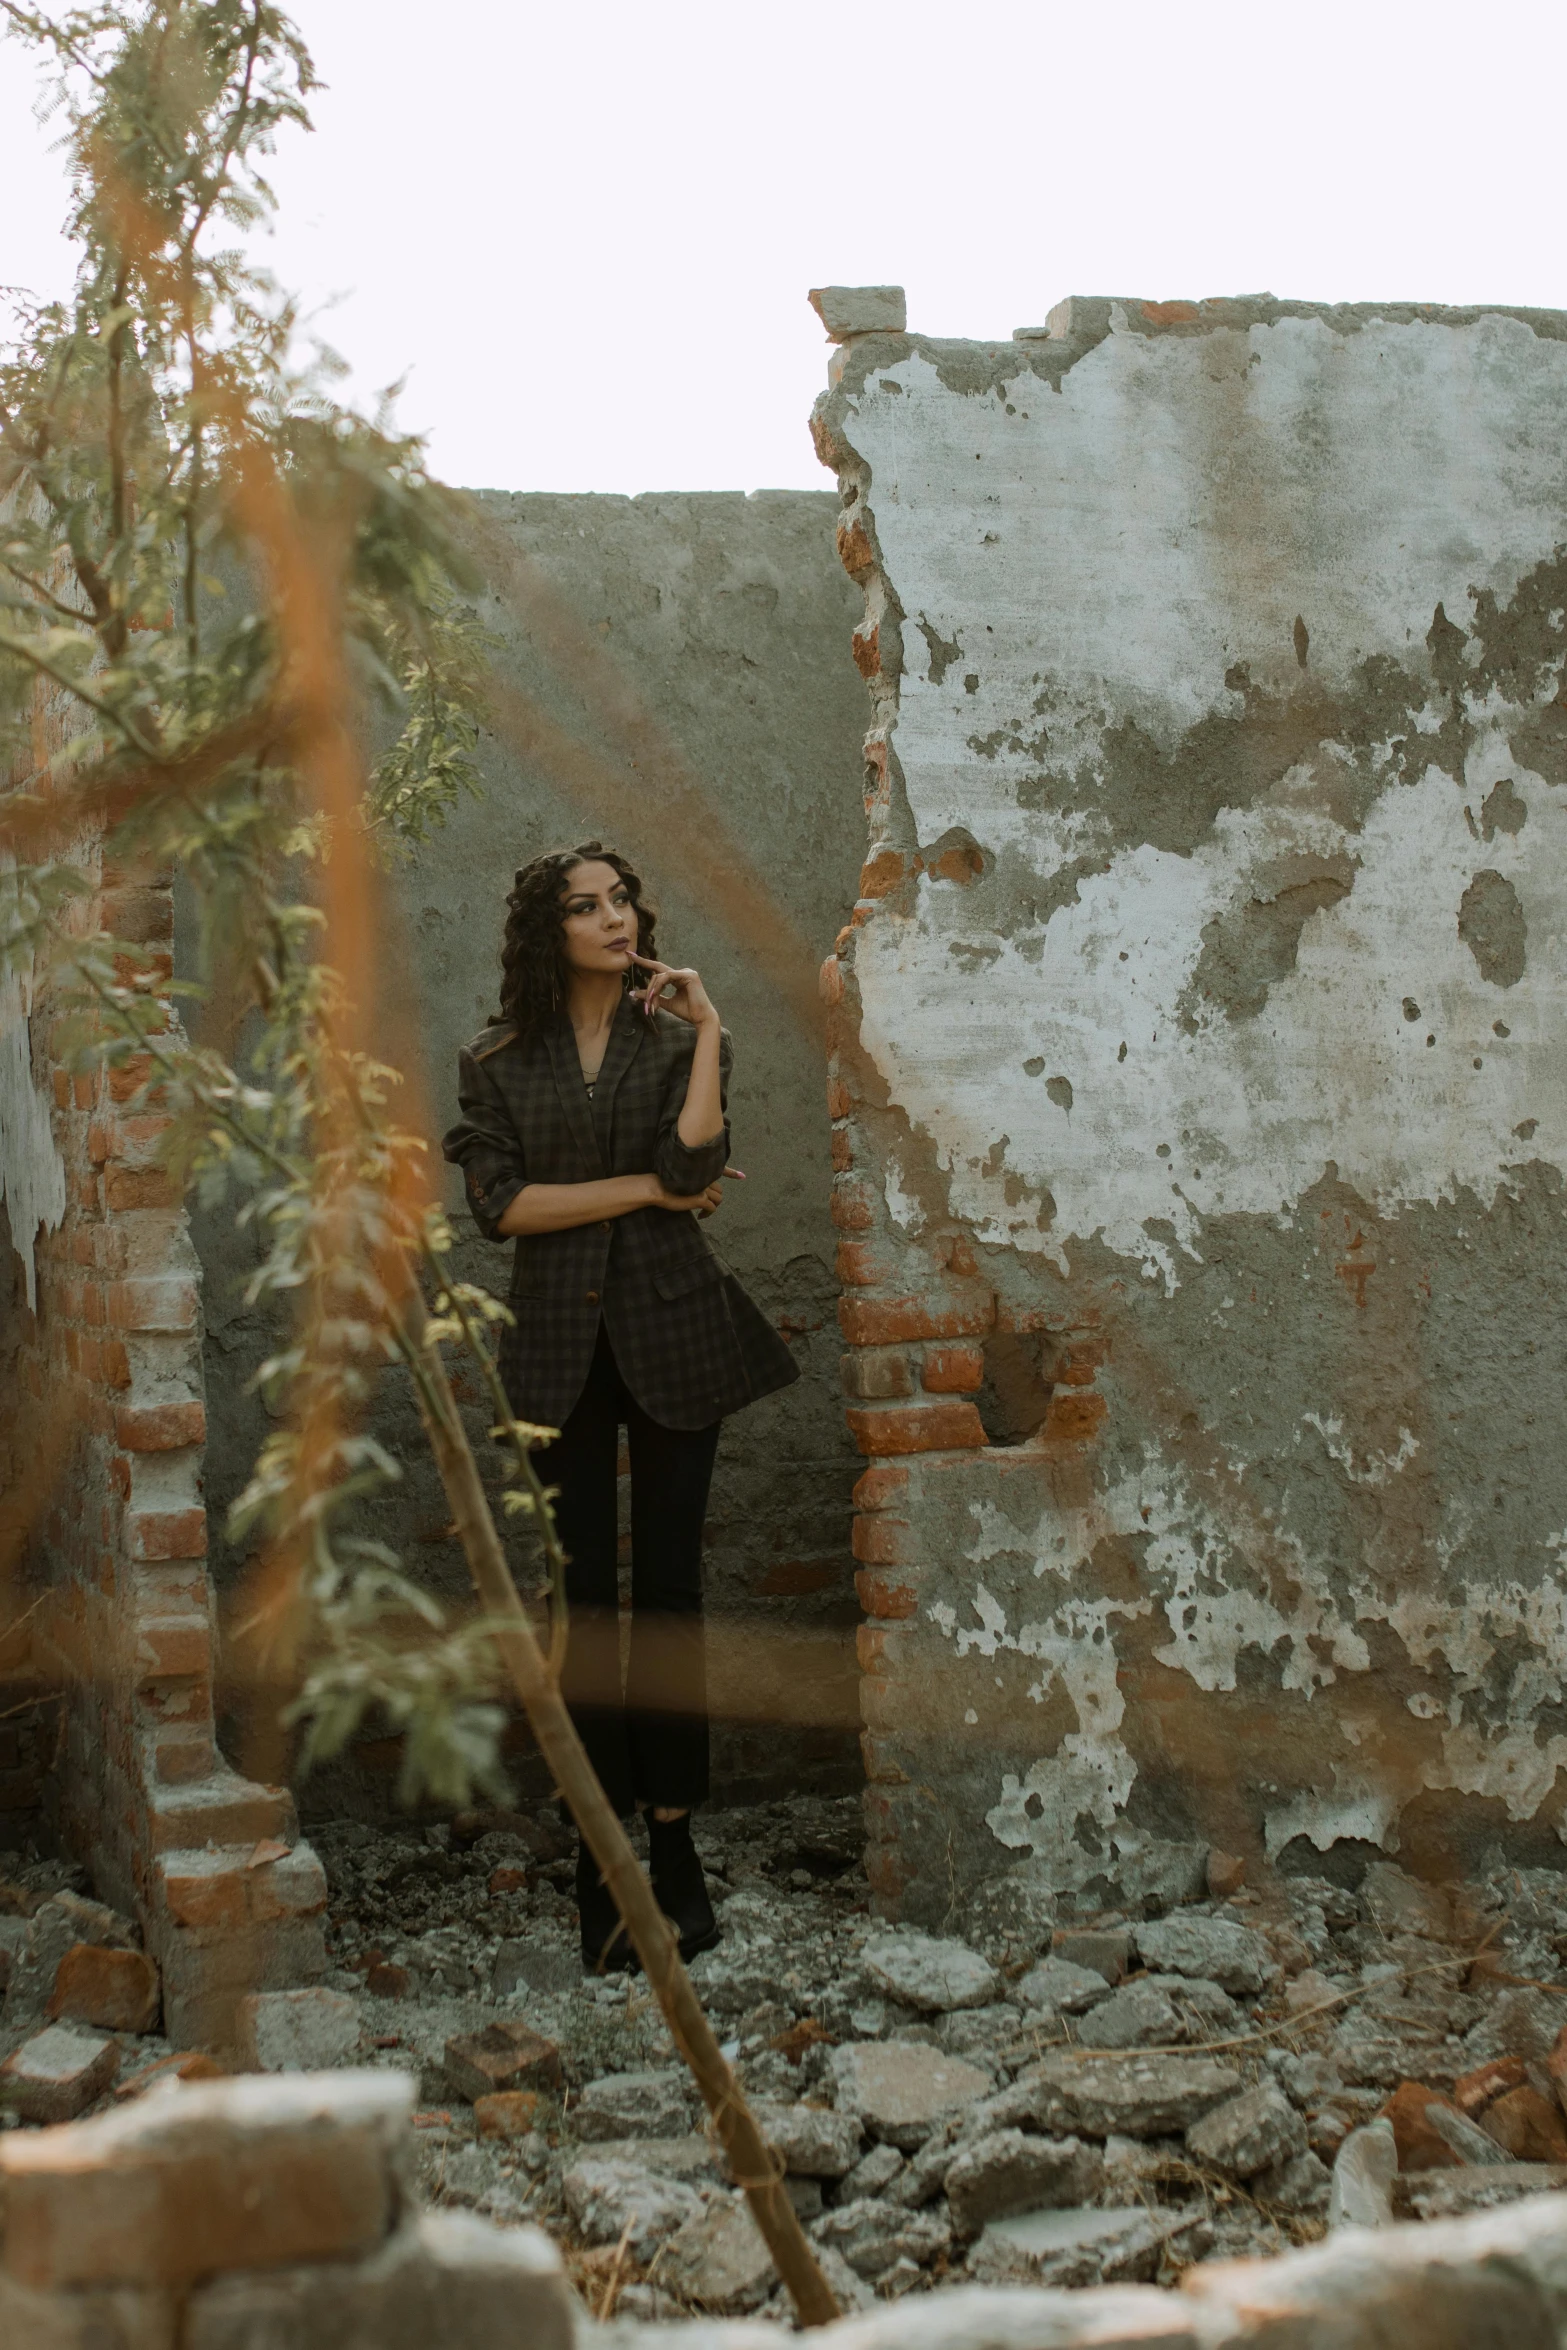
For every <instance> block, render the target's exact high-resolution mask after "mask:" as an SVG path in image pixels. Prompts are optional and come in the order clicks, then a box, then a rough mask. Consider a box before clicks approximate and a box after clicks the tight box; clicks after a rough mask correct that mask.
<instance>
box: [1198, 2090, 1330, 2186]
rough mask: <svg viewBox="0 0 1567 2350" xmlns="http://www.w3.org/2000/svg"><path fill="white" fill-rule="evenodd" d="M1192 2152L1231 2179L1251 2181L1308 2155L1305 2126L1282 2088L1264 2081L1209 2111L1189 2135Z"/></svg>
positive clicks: (1200, 2160)
mask: <svg viewBox="0 0 1567 2350" xmlns="http://www.w3.org/2000/svg"><path fill="white" fill-rule="evenodd" d="M1186 2145H1187V2150H1188V2151H1189V2152H1190V2153H1191V2154H1193V2155H1195V2157H1196V2158H1197V2160H1198V2161H1199V2162H1210V2163H1212V2165H1213V2167H1214V2169H1215V2170H1222V2171H1223V2172H1224V2174H1225V2176H1226V2177H1227V2178H1231V2179H1250V2178H1254V2177H1255V2176H1256V2174H1257V2172H1258V2171H1260V2170H1267V2169H1269V2168H1270V2166H1271V2165H1273V2164H1274V2163H1279V2162H1289V2161H1292V2160H1293V2158H1294V2157H1295V2156H1296V2155H1297V2154H1304V2153H1305V2151H1306V2124H1305V2121H1304V2119H1303V2117H1302V2116H1301V2115H1300V2114H1299V2113H1297V2112H1296V2110H1295V2108H1294V2106H1293V2105H1291V2103H1290V2101H1289V2099H1288V2098H1287V2097H1286V2096H1285V2094H1284V2092H1283V2090H1282V2089H1280V2088H1279V2087H1277V2086H1276V2084H1275V2083H1274V2082H1272V2081H1259V2082H1258V2083H1257V2084H1256V2086H1255V2087H1254V2088H1251V2089H1243V2090H1242V2091H1241V2093H1240V2095H1239V2096H1238V2097H1230V2098H1227V2099H1226V2100H1225V2102H1224V2104H1222V2105H1216V2106H1214V2108H1213V2109H1212V2111H1211V2112H1209V2113H1205V2114H1204V2115H1203V2117H1202V2120H1201V2121H1200V2122H1196V2123H1194V2124H1193V2126H1192V2127H1191V2128H1190V2129H1189V2130H1188V2131H1187V2133H1186Z"/></svg>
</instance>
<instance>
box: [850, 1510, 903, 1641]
mask: <svg viewBox="0 0 1567 2350" xmlns="http://www.w3.org/2000/svg"><path fill="white" fill-rule="evenodd" d="M859 1523H860V1524H861V1525H863V1524H864V1523H865V1521H864V1520H863V1519H861V1520H860V1521H859ZM854 1588H855V1590H856V1591H857V1592H858V1594H859V1600H860V1605H861V1607H862V1608H863V1609H864V1610H865V1613H866V1614H867V1615H868V1616H883V1617H885V1618H887V1619H888V1621H889V1622H893V1623H898V1622H901V1621H902V1620H903V1619H904V1618H905V1617H908V1616H912V1615H914V1614H915V1613H916V1611H917V1610H918V1607H919V1595H918V1593H917V1592H915V1591H914V1589H913V1588H912V1586H911V1585H909V1584H907V1583H890V1582H889V1581H888V1580H887V1577H886V1576H885V1575H874V1574H867V1573H863V1572H862V1573H860V1574H858V1575H856V1576H855V1578H854Z"/></svg>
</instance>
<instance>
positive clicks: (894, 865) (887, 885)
mask: <svg viewBox="0 0 1567 2350" xmlns="http://www.w3.org/2000/svg"><path fill="white" fill-rule="evenodd" d="M922 863H923V859H922V858H920V857H910V856H905V854H904V852H903V850H902V849H878V850H877V851H876V854H875V855H874V856H873V857H867V858H866V860H865V863H864V864H863V865H862V866H861V867H860V895H861V897H862V898H884V897H887V896H889V895H890V893H891V892H892V891H893V890H895V889H901V888H902V886H903V884H904V883H905V882H906V881H907V880H908V879H909V876H910V875H911V874H914V873H918V872H919V870H920V868H921V865H922Z"/></svg>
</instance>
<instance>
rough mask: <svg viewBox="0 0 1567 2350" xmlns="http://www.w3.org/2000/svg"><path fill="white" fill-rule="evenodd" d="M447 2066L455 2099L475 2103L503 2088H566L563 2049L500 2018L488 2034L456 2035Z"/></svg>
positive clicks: (488, 2027)
mask: <svg viewBox="0 0 1567 2350" xmlns="http://www.w3.org/2000/svg"><path fill="white" fill-rule="evenodd" d="M445 2062H446V2077H447V2079H448V2080H449V2081H450V2082H451V2085H452V2093H453V2095H454V2096H457V2097H466V2098H467V2099H468V2101H469V2103H470V2104H471V2103H472V2102H473V2100H474V2098H475V2097H488V2096H491V2095H493V2093H494V2092H495V2091H496V2090H498V2089H556V2088H559V2086H560V2050H559V2049H558V2048H557V2047H556V2045H555V2043H554V2041H553V2040H546V2039H544V2038H543V2036H542V2035H541V2034H540V2033H538V2032H531V2031H529V2029H528V2027H527V2025H526V2024H518V2023H508V2022H506V2021H505V2020H500V2021H497V2022H495V2023H493V2024H486V2025H485V2026H484V2028H483V2030H482V2031H478V2032H458V2033H455V2034H454V2035H453V2037H452V2038H451V2039H450V2040H448V2041H447V2043H446V2049H445ZM612 2134H614V2133H609V2132H606V2135H612ZM618 2134H619V2135H620V2136H622V2137H624V2136H625V2134H626V2133H625V2132H624V2131H621V2132H619V2133H618Z"/></svg>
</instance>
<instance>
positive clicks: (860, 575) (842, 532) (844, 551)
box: [835, 522, 876, 580]
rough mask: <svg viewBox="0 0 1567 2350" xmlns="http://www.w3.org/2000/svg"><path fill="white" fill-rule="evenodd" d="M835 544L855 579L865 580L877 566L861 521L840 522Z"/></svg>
mask: <svg viewBox="0 0 1567 2350" xmlns="http://www.w3.org/2000/svg"><path fill="white" fill-rule="evenodd" d="M835 544H836V546H837V549H838V560H839V562H840V563H841V564H842V565H843V568H844V570H845V571H846V572H847V573H848V574H849V577H850V578H851V579H853V580H863V579H865V578H866V577H867V576H868V575H869V574H870V573H871V572H872V571H874V570H875V568H876V556H875V552H874V550H873V548H872V546H871V542H870V540H869V539H868V538H867V537H866V535H865V526H864V524H863V523H861V522H840V523H839V525H838V531H837V537H836V541H835Z"/></svg>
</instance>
